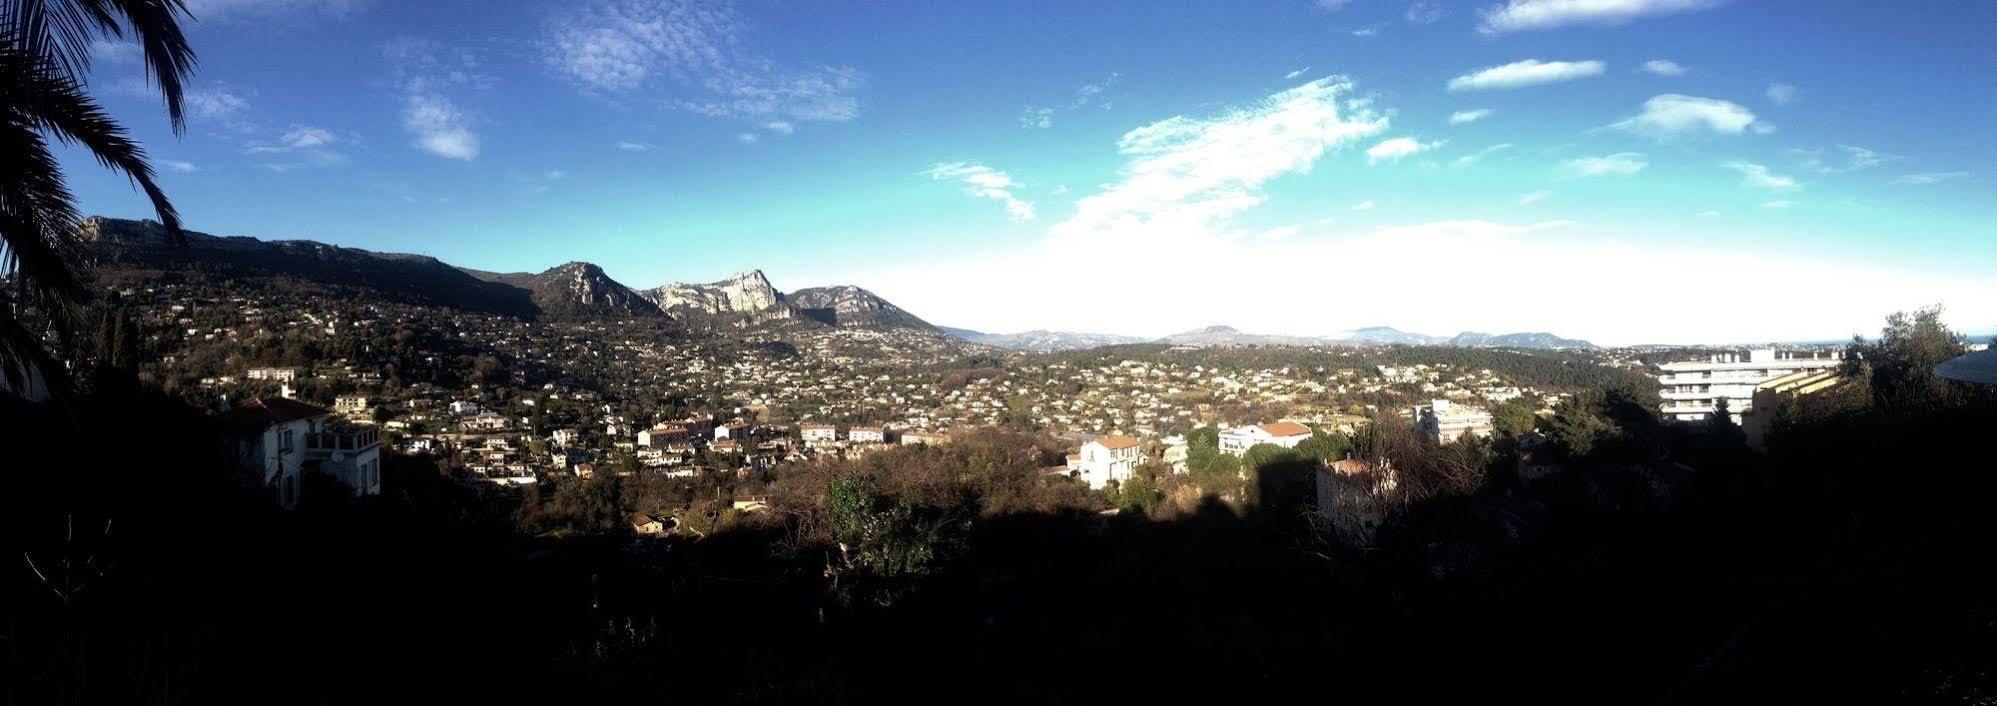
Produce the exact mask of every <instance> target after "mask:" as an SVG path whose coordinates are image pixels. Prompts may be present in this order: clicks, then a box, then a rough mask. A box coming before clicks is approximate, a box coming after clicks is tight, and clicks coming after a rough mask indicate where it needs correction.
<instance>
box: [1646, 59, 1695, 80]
mask: <svg viewBox="0 0 1997 706" xmlns="http://www.w3.org/2000/svg"><path fill="white" fill-rule="evenodd" d="M1643 72H1644V73H1647V74H1655V75H1658V76H1683V75H1685V67H1683V66H1679V65H1678V62H1676V61H1672V60H1670V59H1651V60H1650V61H1646V62H1643Z"/></svg>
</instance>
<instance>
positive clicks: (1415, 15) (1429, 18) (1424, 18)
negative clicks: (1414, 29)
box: [1403, 0, 1449, 25]
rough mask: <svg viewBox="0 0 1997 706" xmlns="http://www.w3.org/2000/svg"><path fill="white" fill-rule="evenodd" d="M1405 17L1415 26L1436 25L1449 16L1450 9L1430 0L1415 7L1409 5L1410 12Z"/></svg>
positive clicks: (1423, 0)
mask: <svg viewBox="0 0 1997 706" xmlns="http://www.w3.org/2000/svg"><path fill="white" fill-rule="evenodd" d="M1403 16H1404V17H1406V18H1407V20H1408V22H1410V23H1413V24H1418V25H1426V24H1435V23H1437V22H1441V21H1442V20H1443V18H1445V17H1448V16H1449V8H1446V7H1443V6H1441V5H1438V4H1436V3H1434V2H1431V1H1430V0H1421V1H1420V2H1416V3H1415V4H1413V5H1409V6H1408V11H1407V12H1406V13H1405V14H1404V15H1403Z"/></svg>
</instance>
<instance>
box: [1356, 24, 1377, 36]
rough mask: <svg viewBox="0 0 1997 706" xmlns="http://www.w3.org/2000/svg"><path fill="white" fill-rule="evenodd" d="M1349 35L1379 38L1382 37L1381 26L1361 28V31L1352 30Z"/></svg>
mask: <svg viewBox="0 0 1997 706" xmlns="http://www.w3.org/2000/svg"><path fill="white" fill-rule="evenodd" d="M1349 34H1351V35H1352V36H1354V37H1378V36H1380V25H1373V26H1371V27H1360V28H1359V29H1355V30H1352V31H1351V32H1349Z"/></svg>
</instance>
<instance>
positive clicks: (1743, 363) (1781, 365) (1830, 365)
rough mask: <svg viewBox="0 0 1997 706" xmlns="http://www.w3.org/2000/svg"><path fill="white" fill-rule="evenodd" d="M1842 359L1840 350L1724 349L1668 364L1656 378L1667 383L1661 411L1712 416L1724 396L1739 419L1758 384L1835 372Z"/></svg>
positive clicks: (1676, 416) (1671, 416)
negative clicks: (1790, 377)
mask: <svg viewBox="0 0 1997 706" xmlns="http://www.w3.org/2000/svg"><path fill="white" fill-rule="evenodd" d="M1840 363H1841V361H1840V359H1839V357H1838V354H1837V351H1834V350H1833V351H1777V350H1774V349H1769V348H1763V349H1758V350H1752V351H1748V352H1747V354H1746V355H1742V354H1739V353H1722V354H1717V355H1713V356H1711V357H1709V358H1708V359H1707V360H1693V361H1680V362H1676V363H1665V364H1664V365H1662V366H1659V367H1660V368H1662V370H1663V373H1662V374H1661V375H1659V376H1658V377H1657V382H1658V383H1659V384H1660V385H1662V386H1663V390H1662V392H1661V396H1662V397H1663V398H1664V402H1663V405H1662V407H1661V411H1663V412H1664V418H1665V419H1666V420H1670V421H1680V422H1696V421H1701V420H1704V419H1706V418H1707V417H1710V416H1712V414H1713V410H1714V408H1715V407H1716V406H1717V405H1718V404H1719V400H1721V399H1725V400H1726V401H1727V411H1728V412H1730V413H1731V414H1732V415H1733V418H1734V423H1736V424H1738V423H1740V419H1741V417H1740V415H1741V413H1742V412H1746V411H1748V410H1749V409H1752V408H1753V406H1754V388H1755V387H1756V386H1757V385H1760V384H1761V383H1764V382H1767V381H1769V380H1773V379H1775V378H1779V377H1782V376H1784V375H1789V374H1791V373H1800V372H1818V371H1823V370H1831V369H1834V368H1836V367H1838V365H1839V364H1840Z"/></svg>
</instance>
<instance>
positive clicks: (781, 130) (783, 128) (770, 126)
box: [763, 120, 797, 135]
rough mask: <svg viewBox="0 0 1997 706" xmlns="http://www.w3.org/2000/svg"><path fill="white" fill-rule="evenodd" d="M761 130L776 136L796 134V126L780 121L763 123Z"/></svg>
mask: <svg viewBox="0 0 1997 706" xmlns="http://www.w3.org/2000/svg"><path fill="white" fill-rule="evenodd" d="M763 129H764V130H768V131H770V132H772V133H775V134H778V135H789V134H791V133H793V132H797V126H795V125H792V124H790V123H788V122H785V121H782V120H773V121H770V122H767V123H764V124H763Z"/></svg>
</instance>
